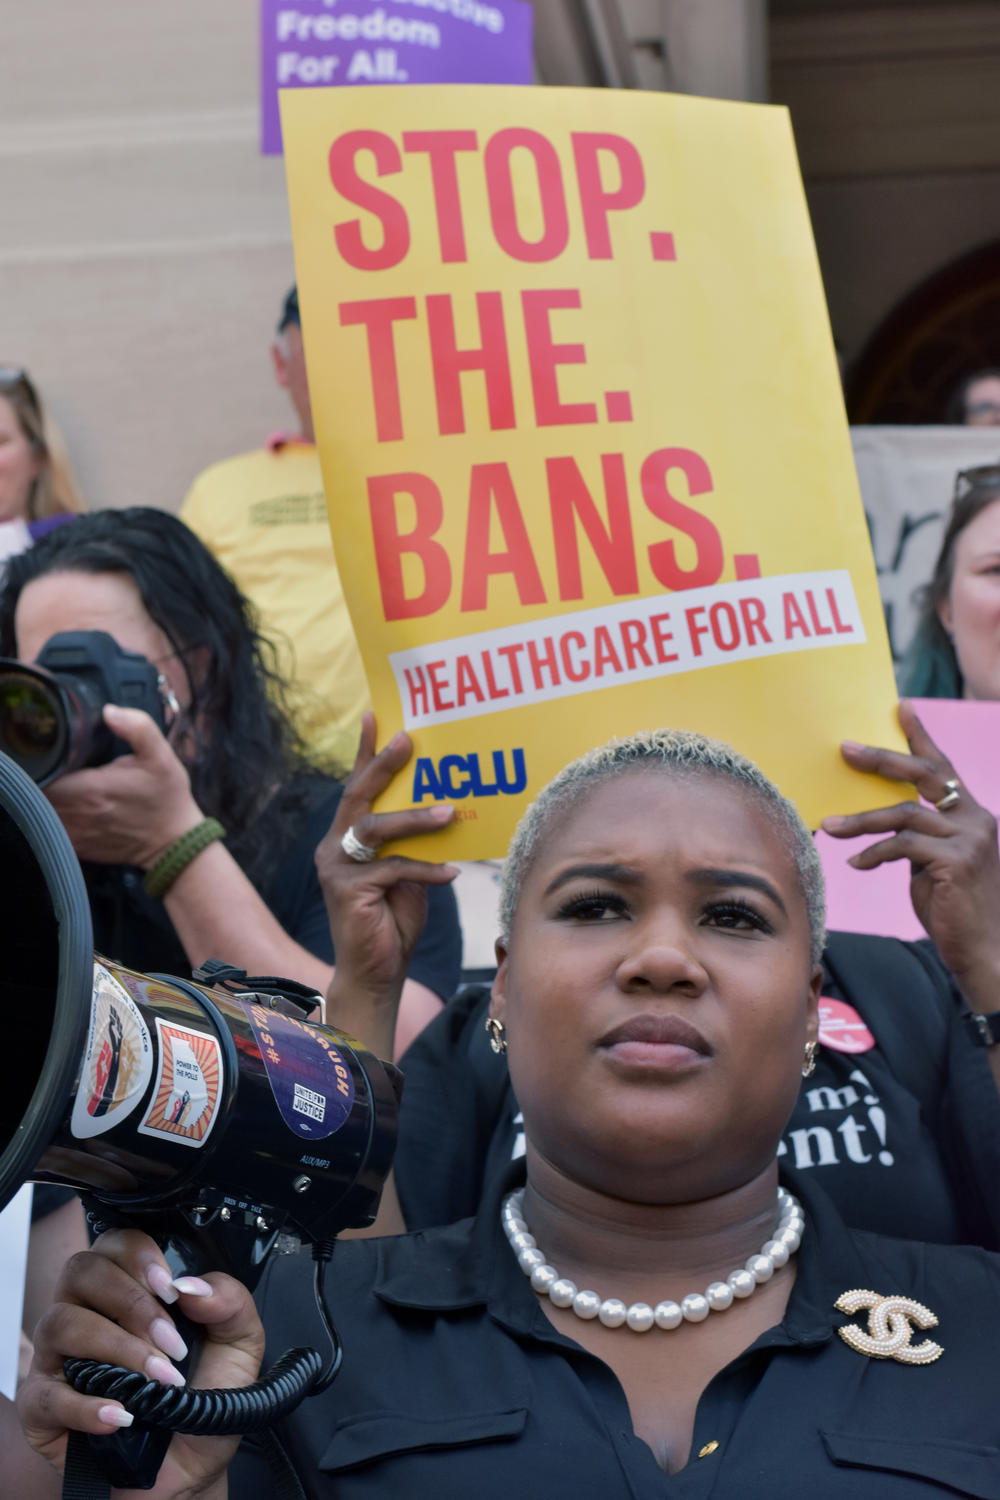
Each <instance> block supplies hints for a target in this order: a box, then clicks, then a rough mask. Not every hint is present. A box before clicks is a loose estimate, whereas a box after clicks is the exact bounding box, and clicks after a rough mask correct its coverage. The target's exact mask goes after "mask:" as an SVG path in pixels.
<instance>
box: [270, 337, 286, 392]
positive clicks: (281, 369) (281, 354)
mask: <svg viewBox="0 0 1000 1500" xmlns="http://www.w3.org/2000/svg"><path fill="white" fill-rule="evenodd" d="M271 365H272V367H273V369H274V378H275V380H276V381H277V382H278V384H279V385H280V386H281V388H282V390H283V391H286V390H287V389H288V355H287V354H286V353H285V347H284V344H283V343H282V341H281V340H280V339H275V341H274V343H273V344H272V345H271Z"/></svg>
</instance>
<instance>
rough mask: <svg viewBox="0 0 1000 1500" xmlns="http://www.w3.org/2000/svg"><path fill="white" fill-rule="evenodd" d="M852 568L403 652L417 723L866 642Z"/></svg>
mask: <svg viewBox="0 0 1000 1500" xmlns="http://www.w3.org/2000/svg"><path fill="white" fill-rule="evenodd" d="M864 640H865V627H864V623H863V621H862V619H861V611H860V610H859V608H858V601H857V599H856V598H855V596H854V589H853V587H852V586H851V575H850V574H849V573H847V572H846V571H844V570H843V569H840V570H837V571H834V572H826V573H799V574H791V575H788V574H786V575H784V576H783V577H780V578H755V579H752V580H750V581H748V582H742V583H722V584H717V585H716V586H715V587H713V588H707V589H685V590H684V591H683V592H681V593H677V594H660V595H657V596H654V597H653V598H648V599H638V600H634V601H632V602H631V603H629V604H612V605H605V606H603V607H601V608H599V609H587V610H580V611H578V612H576V613H574V614H567V615H559V616H557V617H556V618H555V619H549V620H534V621H532V623H531V624H530V625H520V626H508V627H506V628H504V629H500V630H485V631H482V632H481V633H480V634H478V635H466V636H459V637H457V638H456V639H454V640H450V641H436V642H433V643H431V644H428V645H425V646H414V647H412V648H411V649H410V650H409V651H395V652H393V653H392V654H391V655H390V657H389V660H390V662H391V663H392V670H393V672H394V673H395V676H396V685H397V687H398V689H399V696H400V699H401V701H402V704H403V723H404V725H405V727H406V728H407V729H421V728H423V727H424V726H425V725H428V724H452V723H454V722H455V721H456V720H458V719H472V718H476V717H477V716H479V715H481V714H482V713H483V712H484V711H485V710H487V709H494V710H503V709H510V708H516V707H518V706H519V705H522V704H528V703H545V702H548V701H549V699H552V698H571V697H574V696H575V695H576V694H578V693H589V692H593V691H594V690H595V689H600V688H610V687H614V686H616V685H617V684H620V683H624V682H651V681H653V680H654V679H655V678H660V677H669V676H672V675H673V674H674V673H678V672H694V671H699V670H701V669H702V668H704V667H715V666H721V665H722V664H723V663H727V662H736V661H750V660H752V659H753V658H755V657H764V656H778V655H780V654H782V653H783V652H787V651H815V650H817V649H818V648H821V647H824V646H843V645H845V644H847V643H848V642H850V643H851V644H853V645H861V644H862V643H863V642H864Z"/></svg>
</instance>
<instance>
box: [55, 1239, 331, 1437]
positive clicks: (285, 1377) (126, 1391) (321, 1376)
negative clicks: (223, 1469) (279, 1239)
mask: <svg viewBox="0 0 1000 1500" xmlns="http://www.w3.org/2000/svg"><path fill="white" fill-rule="evenodd" d="M332 1251H333V1243H332V1241H331V1242H328V1243H322V1244H318V1245H316V1246H315V1247H314V1248H313V1259H314V1261H315V1272H314V1278H313V1291H314V1294H315V1297H316V1307H317V1310H318V1312H319V1314H320V1317H321V1319H322V1321H323V1327H324V1328H325V1329H326V1332H327V1335H328V1337H329V1340H330V1345H331V1354H330V1358H329V1359H328V1361H327V1363H326V1366H325V1367H324V1364H323V1357H322V1355H321V1354H320V1353H319V1351H318V1350H316V1349H290V1350H289V1351H288V1352H287V1353H286V1354H283V1355H282V1356H281V1358H280V1359H279V1360H276V1361H275V1363H274V1364H273V1365H272V1366H271V1368H270V1370H268V1372H267V1374H266V1375H263V1376H262V1377H261V1378H260V1380H256V1381H254V1383H253V1385H247V1386H237V1387H234V1388H232V1389H230V1390H218V1391H213V1390H207V1391H199V1390H192V1389H191V1388H190V1387H187V1386H184V1387H178V1386H164V1385H161V1384H160V1382H159V1381H157V1380H150V1379H148V1378H147V1376H145V1375H140V1374H138V1372H137V1371H135V1370H126V1369H125V1367H124V1366H123V1365H108V1364H103V1363H102V1362H101V1361H99V1360H95V1359H68V1360H66V1361H65V1363H64V1365H63V1371H64V1373H65V1375H66V1379H67V1380H68V1381H69V1383H70V1385H71V1386H72V1387H73V1389H74V1390H76V1391H79V1392H80V1394H81V1395H84V1396H102V1397H104V1398H105V1399H111V1400H113V1401H118V1402H120V1403H121V1405H122V1406H124V1408H125V1410H126V1411H129V1412H131V1413H132V1415H133V1416H134V1417H135V1418H136V1419H137V1420H138V1421H140V1422H145V1423H146V1424H147V1426H149V1427H160V1428H165V1429H166V1430H167V1431H169V1432H185V1433H190V1434H195V1435H200V1436H202V1437H206V1436H212V1437H221V1436H223V1435H226V1434H229V1435H234V1434H236V1433H248V1432H257V1431H259V1430H260V1429H261V1428H262V1427H269V1426H271V1424H272V1423H274V1422H277V1421H278V1420H279V1419H280V1418H281V1417H283V1416H285V1415H286V1414H287V1413H288V1412H290V1411H292V1410H293V1408H294V1407H296V1406H298V1404H299V1402H300V1401H302V1400H303V1399H304V1398H305V1397H306V1396H309V1395H317V1394H318V1393H319V1392H320V1391H324V1390H326V1388H327V1386H328V1385H329V1384H330V1382H331V1381H332V1380H333V1378H334V1376H335V1375H336V1374H337V1372H338V1370H339V1369H340V1364H341V1360H342V1358H343V1350H342V1347H341V1343H340V1338H339V1336H338V1334H337V1330H336V1329H335V1328H334V1326H333V1321H332V1319H331V1317H330V1309H329V1307H328V1305H327V1301H326V1289H325V1285H324V1282H325V1271H326V1266H327V1264H328V1262H329V1260H330V1256H331V1254H332Z"/></svg>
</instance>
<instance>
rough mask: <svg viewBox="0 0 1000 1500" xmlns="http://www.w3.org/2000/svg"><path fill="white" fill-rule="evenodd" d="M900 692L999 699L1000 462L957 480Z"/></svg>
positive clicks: (901, 674) (904, 664) (902, 672)
mask: <svg viewBox="0 0 1000 1500" xmlns="http://www.w3.org/2000/svg"><path fill="white" fill-rule="evenodd" d="M998 394H1000V380H998ZM899 688H900V692H901V693H903V694H905V695H908V696H912V697H914V698H976V699H993V698H1000V462H998V463H995V464H984V465H981V466H979V467H978V468H975V469H963V470H962V471H961V473H959V474H958V475H957V476H956V479H955V493H954V497H953V500H952V506H951V513H950V514H949V517H948V523H947V525H946V527H945V532H944V536H943V538H942V541H941V548H940V551H939V552H938V556H937V562H936V563H935V564H934V571H933V573H932V574H931V580H930V583H929V584H927V586H926V588H925V589H924V590H923V597H922V607H921V615H920V621H919V624H918V626H917V629H916V631H915V633H914V637H913V640H912V642H911V644H910V646H909V648H908V649H907V652H906V655H905V656H904V657H903V660H902V662H901V663H900V667H899Z"/></svg>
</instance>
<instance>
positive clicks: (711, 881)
mask: <svg viewBox="0 0 1000 1500" xmlns="http://www.w3.org/2000/svg"><path fill="white" fill-rule="evenodd" d="M686 878H687V879H688V880H690V881H692V882H693V883H694V884H695V885H704V886H727V885H728V886H745V887H747V889H749V890H751V891H758V892H759V893H760V894H761V895H762V896H766V897H767V898H768V899H769V900H770V901H773V902H774V904H775V906H776V907H777V908H778V910H779V911H781V912H783V913H784V914H785V916H787V915H788V910H787V908H786V906H785V903H784V901H782V899H781V896H780V894H779V893H778V891H777V889H776V887H775V886H773V885H772V884H771V882H770V881H769V880H766V879H765V878H764V876H763V875H752V874H751V873H750V871H749V870H717V869H708V870H692V871H691V873H690V874H689V875H688V876H687V877H686ZM571 880H612V881H615V882H616V883H617V884H618V885H639V883H640V882H641V880H642V875H641V874H640V872H639V871H638V870H636V869H634V868H633V867H632V866H631V865H605V864H582V865H570V866H569V868H568V869H566V870H562V871H560V873H559V874H558V875H556V876H555V877H554V879H552V880H551V881H550V882H549V884H548V885H547V886H546V888H545V894H546V896H551V895H552V893H553V892H554V891H558V890H559V889H560V888H561V887H562V886H564V885H567V884H568V883H569V882H570V881H571Z"/></svg>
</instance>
